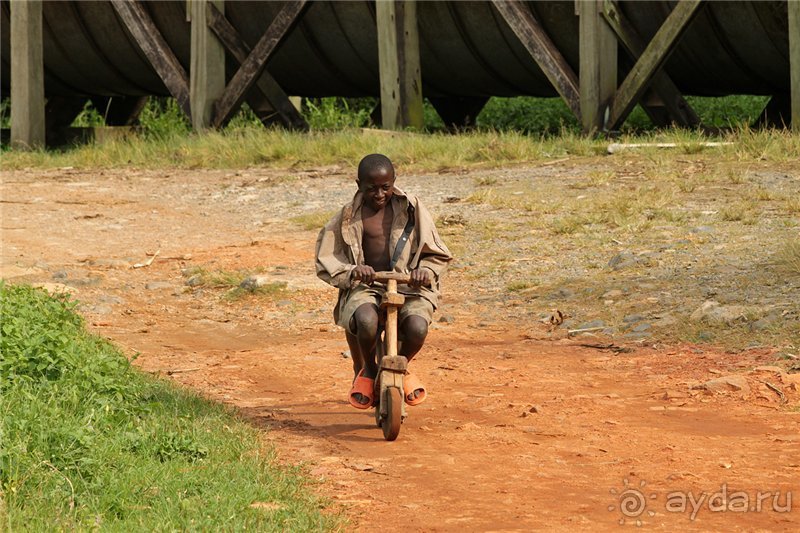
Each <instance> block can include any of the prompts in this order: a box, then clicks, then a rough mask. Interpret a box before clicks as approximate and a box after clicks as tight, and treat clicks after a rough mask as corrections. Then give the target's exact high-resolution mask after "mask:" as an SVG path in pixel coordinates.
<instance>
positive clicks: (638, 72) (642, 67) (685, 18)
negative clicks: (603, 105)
mask: <svg viewBox="0 0 800 533" xmlns="http://www.w3.org/2000/svg"><path fill="white" fill-rule="evenodd" d="M702 2H703V0H682V1H680V2H678V3H677V4H676V5H675V7H674V8H673V9H672V12H671V13H670V14H669V16H667V19H666V20H665V21H664V24H662V25H661V27H660V28H659V29H658V31H657V32H656V34H655V35H654V36H653V39H652V40H651V41H650V43H649V44H648V45H647V47H646V48H645V50H644V51H643V52H642V54H641V55H640V56H639V59H638V60H637V61H636V64H634V65H633V68H632V69H631V71H630V72H629V73H628V75H627V76H626V77H625V80H624V81H623V82H622V85H620V87H619V89H618V90H617V92H616V94H615V96H614V101H613V102H612V103H611V109H610V112H609V119H608V121H607V123H606V128H607V129H616V128H617V127H619V125H620V124H621V123H622V122H624V121H625V118H627V116H628V115H629V114H630V112H631V110H633V108H634V106H636V104H637V102H638V101H639V98H640V97H641V96H642V94H643V93H644V92H645V90H647V88H648V87H649V85H650V82H651V81H652V79H653V76H655V74H656V73H657V72H658V70H659V69H660V68H661V66H662V65H663V64H664V62H665V61H666V60H667V58H668V57H669V55H670V54H671V53H672V51H673V50H674V48H675V45H676V44H677V42H678V40H679V39H680V37H681V35H683V32H684V31H686V28H688V27H689V23H690V22H691V21H692V19H693V18H694V16H695V15H696V14H697V11H698V8H699V7H700V6H701V4H702Z"/></svg>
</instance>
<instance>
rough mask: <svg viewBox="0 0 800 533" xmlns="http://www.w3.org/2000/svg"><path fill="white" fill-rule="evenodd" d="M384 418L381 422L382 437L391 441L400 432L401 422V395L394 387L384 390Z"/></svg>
mask: <svg viewBox="0 0 800 533" xmlns="http://www.w3.org/2000/svg"><path fill="white" fill-rule="evenodd" d="M385 400H386V420H384V421H383V423H382V424H381V428H382V429H383V438H384V439H386V440H388V441H393V440H395V439H396V438H397V436H398V435H399V434H400V425H401V424H402V423H403V412H402V409H403V397H402V395H401V394H400V391H399V390H398V389H397V388H396V387H390V388H389V389H387V390H386V398H385Z"/></svg>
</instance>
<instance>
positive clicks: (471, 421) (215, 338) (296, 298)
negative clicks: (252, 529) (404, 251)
mask: <svg viewBox="0 0 800 533" xmlns="http://www.w3.org/2000/svg"><path fill="white" fill-rule="evenodd" d="M62 174H63V173H62ZM67 175H68V176H67V177H64V178H61V179H60V178H59V176H61V174H58V173H54V175H48V176H40V175H34V174H33V173H21V172H20V173H6V175H5V183H4V185H3V202H4V206H3V207H4V212H3V217H2V222H3V231H2V238H3V254H2V259H3V261H2V265H3V276H4V277H7V278H11V279H14V280H17V281H31V282H37V281H43V282H48V283H51V284H52V283H62V282H63V284H66V285H69V286H71V287H72V288H73V289H72V290H74V291H75V292H76V296H77V297H78V298H79V299H81V300H82V301H85V302H89V303H90V305H87V306H86V307H85V311H84V312H85V315H86V316H87V320H88V322H89V324H90V325H91V327H92V329H93V330H94V331H96V332H97V333H99V334H101V335H103V336H105V337H108V338H109V339H111V340H112V341H114V342H116V343H118V344H119V345H120V346H122V347H123V349H124V350H125V351H126V352H127V353H129V354H131V355H132V354H134V353H139V354H140V355H139V357H138V358H137V359H136V364H137V365H139V366H140V367H141V368H143V369H144V370H146V371H149V372H160V373H162V374H165V375H169V376H171V378H172V379H174V380H176V381H177V382H179V383H181V384H184V385H186V386H189V387H192V388H193V389H196V390H198V391H200V392H201V393H202V394H204V395H206V396H208V397H210V398H213V399H217V400H220V401H223V402H225V403H228V404H230V405H232V406H235V407H236V408H238V409H239V410H240V411H241V413H242V414H243V415H244V416H245V417H246V418H247V419H248V420H250V421H251V422H252V423H253V424H254V425H255V426H257V427H260V428H264V429H265V430H267V431H265V432H264V435H265V438H266V439H267V440H268V441H270V442H271V443H273V444H274V445H275V447H276V448H277V450H278V453H279V456H280V458H281V460H284V461H286V462H289V463H302V464H303V465H304V466H305V468H306V469H307V472H308V474H309V475H310V476H311V477H312V478H314V479H317V480H319V481H320V482H319V484H317V485H316V490H318V491H319V492H320V493H321V494H323V495H325V496H326V497H328V498H331V499H332V500H333V502H334V504H335V505H339V506H341V508H343V509H344V513H345V514H346V515H347V516H348V518H349V520H350V523H351V525H352V526H353V527H354V528H356V529H358V530H365V531H374V530H376V529H378V528H383V529H392V530H393V529H401V528H402V529H404V530H424V531H451V530H468V531H488V530H492V531H513V530H517V531H527V530H565V531H567V530H569V531H572V530H584V531H605V530H617V529H619V528H620V527H625V528H629V527H633V528H636V527H637V526H638V525H641V526H642V527H645V528H647V529H652V530H663V531H676V530H704V531H719V530H742V531H797V530H800V432H799V431H798V428H799V427H800V412H798V409H797V406H798V401H799V400H800V394H799V393H798V390H797V389H798V387H800V384H799V383H798V380H797V379H796V378H797V375H787V374H783V373H781V372H779V371H777V370H770V369H761V370H754V369H755V368H756V367H759V366H762V365H771V364H774V361H775V357H774V354H773V352H772V350H770V349H769V348H758V349H753V350H749V351H743V352H739V353H737V354H730V353H725V352H722V351H715V350H713V349H710V348H708V347H707V346H702V347H696V346H679V345H672V346H669V347H666V346H663V345H662V346H661V347H660V348H658V349H657V348H653V347H647V346H641V345H636V346H631V347H630V348H631V349H632V351H628V352H619V353H618V352H617V351H615V350H614V349H613V348H615V347H616V345H614V346H610V347H607V348H606V347H605V345H602V344H596V346H595V347H588V346H584V345H583V344H589V343H592V342H595V341H591V340H590V341H587V340H586V339H580V338H561V339H557V340H552V339H550V340H542V339H541V337H543V336H546V329H545V328H544V326H540V325H531V324H525V323H519V322H515V321H514V320H513V319H507V318H505V319H499V318H497V319H494V318H492V317H493V316H495V315H493V314H492V309H491V308H490V307H491V304H487V310H486V313H482V314H481V316H476V315H475V314H470V313H471V311H470V312H469V313H468V312H467V311H461V312H460V311H459V310H460V309H466V308H467V305H465V304H466V303H467V302H469V301H470V300H471V298H472V296H471V292H470V285H469V284H470V283H474V282H472V281H469V280H466V279H451V280H450V281H449V284H448V287H449V288H450V289H451V290H450V292H449V293H448V294H447V296H446V298H447V309H448V310H449V312H450V314H451V315H452V318H453V320H452V322H451V323H439V322H436V323H435V325H434V328H433V329H432V331H431V333H430V335H429V339H428V342H427V344H426V346H425V348H424V349H423V352H422V353H421V354H420V355H419V357H418V360H416V361H415V362H414V363H413V369H414V371H415V372H416V373H417V374H418V375H419V376H420V378H421V379H422V380H423V381H424V382H425V383H426V385H427V386H428V388H429V396H430V397H429V400H428V401H427V402H426V403H424V404H423V405H421V406H418V407H415V408H411V409H409V413H410V416H409V418H408V419H407V420H406V422H405V424H404V426H403V428H402V431H401V434H400V437H399V438H398V440H397V441H395V442H392V443H389V442H385V441H384V440H383V438H382V434H381V431H380V430H379V429H377V428H376V427H375V425H374V418H373V415H372V412H371V411H369V412H365V411H358V410H355V409H353V408H352V407H350V406H349V404H348V403H347V401H346V395H347V391H348V388H349V385H350V382H351V379H352V369H351V363H350V360H349V359H346V358H344V357H343V356H342V352H344V351H345V350H347V345H346V343H345V342H344V338H343V335H342V332H341V331H337V329H336V328H335V327H334V326H333V325H332V323H331V321H330V306H331V305H332V303H333V301H334V299H335V291H333V290H332V289H330V288H328V287H326V286H324V285H323V284H322V283H321V282H320V283H319V285H313V284H312V283H311V282H308V283H307V284H305V285H304V284H303V283H305V282H306V281H308V280H309V278H311V279H312V281H313V272H311V269H310V264H311V261H312V259H313V240H314V238H315V232H313V231H299V230H298V229H297V227H292V226H291V225H289V224H284V225H282V226H281V225H273V226H271V227H270V228H269V230H268V231H266V230H265V231H261V230H249V229H248V230H243V229H241V228H242V227H243V226H242V224H241V216H240V215H235V216H234V215H230V213H229V212H228V211H226V209H225V208H224V206H223V205H217V204H213V205H208V204H200V203H195V204H192V200H191V199H186V198H183V199H182V200H180V201H177V200H175V199H174V198H175V196H170V194H172V193H175V191H176V190H180V187H181V186H183V187H187V186H188V187H190V188H195V189H199V188H204V187H205V188H207V189H208V190H209V191H212V192H213V191H214V190H215V189H214V188H215V187H216V186H217V185H216V184H215V182H214V180H221V179H222V178H221V177H219V176H216V175H214V176H205V175H203V176H200V177H197V176H195V175H188V174H185V173H184V174H180V175H177V176H172V177H171V178H170V180H171V181H169V185H167V183H168V182H167V180H162V179H159V177H156V176H153V175H145V176H144V178H146V179H142V176H138V177H137V179H134V180H128V179H124V180H123V179H121V178H120V176H119V175H116V176H88V175H78V176H76V175H75V174H74V173H72V174H70V173H67ZM204 180H205V181H204ZM76 183H78V184H79V185H75V184H76ZM80 184H85V185H80ZM143 184H145V185H146V186H142V185H143ZM67 204H68V205H67ZM254 241H257V242H254ZM157 249H158V250H160V254H159V255H158V256H157V257H156V258H155V260H154V261H153V262H152V264H150V265H149V266H145V267H141V268H132V267H131V266H130V265H129V264H128V263H129V262H131V261H129V259H128V258H138V260H139V261H142V262H143V261H144V260H146V259H147V257H148V255H147V253H148V252H149V253H151V254H152V253H154V251H155V250H157ZM192 265H205V267H206V268H219V269H246V268H251V267H254V266H261V267H263V268H266V269H270V268H273V267H280V268H281V270H282V271H286V272H288V274H285V275H286V276H287V279H288V280H289V281H290V289H291V288H292V282H294V281H297V283H298V284H299V285H298V288H297V289H296V290H292V291H290V292H289V293H288V294H287V295H285V296H278V297H276V298H273V299H258V298H256V297H249V298H244V299H241V300H237V301H233V302H228V301H225V300H223V299H221V298H220V295H221V293H222V291H221V290H209V289H206V290H201V291H192V290H191V289H189V288H187V287H185V286H184V282H185V280H186V276H185V275H183V274H182V273H181V268H186V267H191V266H192ZM70 280H72V281H73V283H69V281H70ZM155 282H158V283H161V284H160V285H159V284H158V283H156V284H155V285H154V284H153V283H155ZM148 284H150V288H149V289H148V288H146V287H147V285H148ZM456 287H458V288H459V289H460V290H455V288H456ZM487 317H488V318H487ZM537 339H538V340H537ZM729 375H735V376H739V377H740V378H742V379H744V380H745V385H746V387H745V388H743V389H741V390H737V389H739V388H740V387H739V386H736V385H729V386H725V387H723V389H724V390H722V391H721V392H716V393H715V392H711V391H708V390H704V389H703V388H698V387H701V386H702V384H703V383H705V382H707V381H708V380H711V379H714V378H719V377H724V376H729ZM792 497H794V499H795V500H794V501H792ZM792 505H793V506H794V507H795V508H791V506H792ZM621 524H622V525H621Z"/></svg>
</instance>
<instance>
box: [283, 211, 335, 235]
mask: <svg viewBox="0 0 800 533" xmlns="http://www.w3.org/2000/svg"><path fill="white" fill-rule="evenodd" d="M337 212H338V211H317V212H316V213H308V214H305V215H299V216H296V217H292V218H291V219H290V220H291V221H292V222H294V223H295V224H297V225H299V226H300V227H302V228H303V229H304V230H308V231H311V230H320V229H322V227H323V226H324V225H325V224H327V223H328V221H329V220H330V219H331V218H333V217H334V215H336V213H337Z"/></svg>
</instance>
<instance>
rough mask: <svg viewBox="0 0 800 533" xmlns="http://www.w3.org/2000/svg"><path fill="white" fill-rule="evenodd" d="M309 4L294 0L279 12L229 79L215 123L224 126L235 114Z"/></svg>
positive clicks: (213, 123) (218, 126)
mask: <svg viewBox="0 0 800 533" xmlns="http://www.w3.org/2000/svg"><path fill="white" fill-rule="evenodd" d="M307 5H308V2H307V0H291V1H289V2H287V3H286V4H285V5H284V6H283V8H282V9H281V10H280V11H279V12H278V15H277V16H276V17H275V19H274V20H273V21H272V23H271V24H270V25H269V27H268V28H267V31H266V32H265V33H264V35H263V36H262V37H261V39H259V41H258V43H257V44H256V45H255V47H253V50H252V51H251V52H250V54H249V55H248V56H247V58H246V59H245V60H244V61H243V62H242V64H241V66H240V67H239V70H238V71H237V72H236V74H235V75H234V76H233V78H232V79H231V81H230V83H228V86H227V87H226V88H225V92H224V93H223V94H222V96H221V97H220V99H219V100H217V103H216V104H215V106H214V118H213V119H212V121H211V125H212V126H214V127H215V128H220V127H222V126H224V125H225V124H227V123H228V121H229V120H230V119H231V118H232V117H233V115H234V113H236V111H237V110H238V109H239V106H240V105H242V102H243V101H244V98H245V95H246V94H247V92H248V91H249V90H250V88H251V87H252V86H253V84H255V83H256V81H257V80H258V78H259V77H260V76H261V73H262V72H263V71H264V67H265V66H266V64H267V61H269V59H270V57H271V56H272V54H273V53H274V52H275V50H276V49H277V48H278V45H280V43H281V42H282V41H283V39H284V38H285V37H286V36H287V35H288V34H289V30H291V29H292V27H294V25H295V24H296V23H297V21H298V20H299V18H300V15H301V14H302V12H303V10H304V9H305V7H306V6H307Z"/></svg>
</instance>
